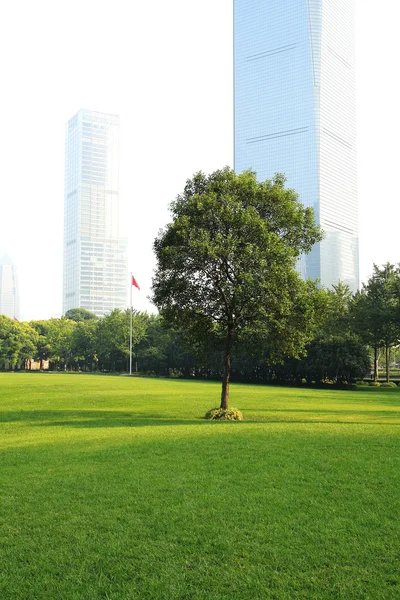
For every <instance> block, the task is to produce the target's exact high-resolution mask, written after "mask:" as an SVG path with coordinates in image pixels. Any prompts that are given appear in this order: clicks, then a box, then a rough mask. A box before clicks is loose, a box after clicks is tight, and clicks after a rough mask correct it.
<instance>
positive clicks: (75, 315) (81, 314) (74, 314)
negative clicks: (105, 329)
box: [64, 308, 98, 323]
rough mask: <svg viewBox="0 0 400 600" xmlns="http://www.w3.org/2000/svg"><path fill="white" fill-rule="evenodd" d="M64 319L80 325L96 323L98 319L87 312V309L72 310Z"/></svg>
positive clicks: (68, 311)
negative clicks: (88, 322)
mask: <svg viewBox="0 0 400 600" xmlns="http://www.w3.org/2000/svg"><path fill="white" fill-rule="evenodd" d="M64 317H65V318H66V319H70V320H71V321H75V322H76V323H80V322H82V321H94V320H96V319H97V318H98V317H97V316H96V315H95V314H94V313H92V312H90V310H87V309H86V308H70V309H69V310H67V312H66V313H65V315H64Z"/></svg>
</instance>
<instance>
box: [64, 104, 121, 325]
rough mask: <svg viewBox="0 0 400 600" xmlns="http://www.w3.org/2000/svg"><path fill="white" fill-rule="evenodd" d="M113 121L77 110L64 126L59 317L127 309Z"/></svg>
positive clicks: (116, 126)
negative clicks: (80, 311) (84, 311)
mask: <svg viewBox="0 0 400 600" xmlns="http://www.w3.org/2000/svg"><path fill="white" fill-rule="evenodd" d="M118 138H119V118H118V117H117V116H115V115H109V114H104V113H99V112H93V111H90V110H80V111H79V112H78V113H77V114H76V115H75V116H74V117H72V119H70V120H69V121H68V123H67V124H66V145H65V194H64V282H63V284H64V285H63V313H65V312H66V311H67V310H68V309H70V308H86V309H87V310H90V311H91V312H93V313H95V314H96V315H98V316H101V315H104V314H107V313H109V312H111V311H112V310H113V309H114V308H120V309H125V308H126V307H127V286H128V266H127V265H128V263H127V240H126V238H123V237H121V235H120V215H119V181H118Z"/></svg>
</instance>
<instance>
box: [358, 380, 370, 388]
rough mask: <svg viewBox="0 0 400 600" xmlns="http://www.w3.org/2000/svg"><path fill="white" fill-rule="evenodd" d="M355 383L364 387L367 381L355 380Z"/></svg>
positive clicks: (366, 385)
mask: <svg viewBox="0 0 400 600" xmlns="http://www.w3.org/2000/svg"><path fill="white" fill-rule="evenodd" d="M356 384H357V385H358V386H359V385H361V386H364V387H368V385H369V383H368V381H356Z"/></svg>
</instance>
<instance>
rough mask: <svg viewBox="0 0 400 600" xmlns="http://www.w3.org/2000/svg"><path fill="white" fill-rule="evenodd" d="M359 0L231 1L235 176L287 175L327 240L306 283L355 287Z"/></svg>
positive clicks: (310, 262) (309, 263) (304, 263)
mask: <svg viewBox="0 0 400 600" xmlns="http://www.w3.org/2000/svg"><path fill="white" fill-rule="evenodd" d="M354 42H355V26H354V0H234V75H235V76H234V88H235V89H234V93H235V170H236V171H237V172H242V171H244V170H245V169H252V170H254V171H256V173H257V176H258V179H260V180H265V179H270V178H271V177H272V176H273V175H274V173H285V175H286V177H287V185H288V186H289V187H291V188H294V189H295V190H296V192H298V194H299V198H300V201H301V202H302V203H303V204H304V205H305V206H311V207H312V208H313V209H314V212H315V216H316V220H317V222H318V223H319V224H320V225H321V227H322V229H323V230H324V232H325V238H324V240H323V241H322V242H321V243H319V244H316V245H315V247H314V248H313V250H312V252H311V253H310V254H309V255H307V256H304V257H302V258H301V259H300V260H299V265H298V268H299V271H300V272H301V274H302V276H303V277H310V278H312V279H317V278H318V279H319V280H320V282H321V284H322V285H324V286H326V287H330V286H331V285H333V284H335V283H337V282H338V281H342V282H343V283H347V284H348V285H349V286H350V288H351V290H353V291H356V290H357V289H358V287H359V267H358V211H357V169H356V125H355V122H356V114H355V48H354Z"/></svg>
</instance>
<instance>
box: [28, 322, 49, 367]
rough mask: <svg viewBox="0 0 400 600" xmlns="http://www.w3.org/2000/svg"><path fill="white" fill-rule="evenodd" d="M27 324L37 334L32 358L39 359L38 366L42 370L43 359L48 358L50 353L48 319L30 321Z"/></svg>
mask: <svg viewBox="0 0 400 600" xmlns="http://www.w3.org/2000/svg"><path fill="white" fill-rule="evenodd" d="M29 326H30V327H32V328H33V329H35V331H36V332H37V334H38V340H37V343H36V353H35V357H34V358H35V359H36V360H38V361H39V368H40V370H42V368H43V361H44V360H47V359H48V358H49V353H50V347H49V341H48V337H47V333H48V321H30V322H29Z"/></svg>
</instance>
